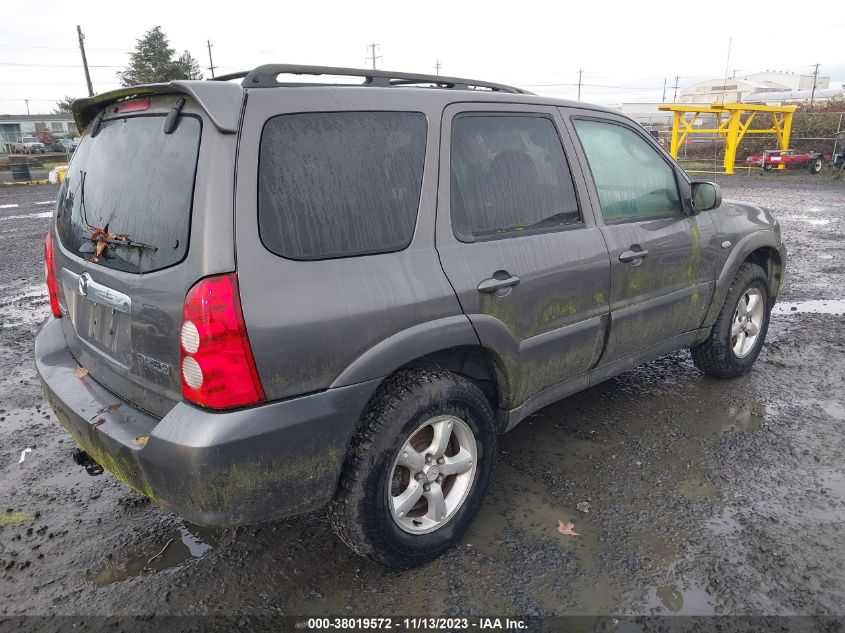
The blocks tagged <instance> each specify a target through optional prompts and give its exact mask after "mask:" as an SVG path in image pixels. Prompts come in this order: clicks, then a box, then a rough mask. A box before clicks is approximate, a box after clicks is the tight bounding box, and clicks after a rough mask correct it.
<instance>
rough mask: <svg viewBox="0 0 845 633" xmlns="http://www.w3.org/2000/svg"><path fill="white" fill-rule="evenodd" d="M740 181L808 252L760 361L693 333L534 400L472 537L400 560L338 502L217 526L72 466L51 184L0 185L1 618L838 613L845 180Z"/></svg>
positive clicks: (738, 188)
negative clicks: (51, 323)
mask: <svg viewBox="0 0 845 633" xmlns="http://www.w3.org/2000/svg"><path fill="white" fill-rule="evenodd" d="M722 185H723V188H724V193H725V196H726V197H731V198H739V199H746V200H750V201H753V202H757V203H761V204H765V205H767V206H769V207H772V208H773V209H774V210H775V211H776V212H777V214H778V216H779V218H780V221H781V223H782V226H783V234H784V239H785V241H786V243H787V246H788V248H789V252H790V262H789V270H788V273H787V282H786V285H785V288H784V290H783V294H782V300H781V303H780V304H779V305H778V306H777V309H776V311H775V313H774V314H773V316H772V324H771V328H770V330H769V336H768V341H767V343H766V346H765V348H764V350H763V352H762V354H761V356H760V358H759V360H758V362H757V364H756V365H755V366H754V368H753V371H751V372H750V373H749V374H747V375H746V376H744V377H742V378H740V379H737V380H731V381H718V380H713V379H709V378H705V377H703V376H702V375H701V374H700V373H699V372H698V371H697V370H696V369H695V368H694V367H693V365H692V362H691V361H690V358H689V354H688V353H686V352H682V353H677V354H674V355H671V356H668V357H665V358H662V359H659V360H657V361H655V362H653V363H651V364H649V365H646V366H643V367H640V368H638V369H637V370H635V371H631V372H628V373H626V374H624V375H622V376H619V377H618V378H615V379H613V380H610V381H607V382H605V383H603V384H601V385H598V386H596V387H594V388H592V389H590V390H588V391H586V392H584V393H581V394H579V395H576V396H574V397H571V398H569V399H568V400H566V401H563V402H561V403H558V404H555V405H553V406H551V407H548V408H546V409H544V410H542V411H540V412H538V413H537V414H535V415H533V416H532V417H531V418H529V419H528V420H526V421H525V422H523V423H522V424H521V425H520V426H519V427H517V429H516V430H514V431H513V432H511V433H510V434H508V435H506V436H504V437H503V438H502V440H501V455H500V459H499V462H498V467H497V470H496V472H495V474H494V478H493V484H492V488H491V491H490V495H489V497H488V499H487V500H486V502H485V504H484V507H483V509H482V512H481V514H480V516H479V517H478V519H477V520H476V521H475V523H474V524H473V526H472V527H471V529H470V530H469V532H468V533H467V535H466V537H465V538H464V539H463V541H462V543H461V544H460V546H459V547H457V548H455V549H454V550H453V551H450V552H449V553H447V554H446V555H445V556H443V557H442V558H440V559H439V560H437V561H435V562H433V563H431V564H429V565H427V566H425V567H423V568H421V569H418V570H413V571H410V572H403V573H399V572H393V571H388V570H385V569H382V568H380V567H378V566H376V565H373V564H371V563H369V562H366V561H364V560H361V559H359V558H356V557H355V556H354V555H352V554H351V553H350V552H349V551H348V550H347V549H346V547H345V546H343V545H342V544H341V543H340V541H339V540H338V539H337V538H336V537H335V536H334V535H333V533H332V531H331V529H330V528H329V526H328V523H327V522H326V520H325V519H324V517H323V516H322V515H321V514H320V513H316V514H313V515H309V516H306V517H298V518H293V519H289V520H286V521H282V522H278V523H274V524H269V525H262V526H257V527H249V528H239V529H237V530H224V531H208V530H203V529H201V528H197V527H195V526H192V525H188V524H185V523H184V522H182V521H181V520H180V519H179V518H178V517H176V516H174V515H171V514H170V513H168V512H166V511H164V510H161V509H159V508H157V507H156V506H154V505H152V504H150V503H149V502H148V501H147V500H146V499H144V498H142V497H140V496H139V495H137V494H135V493H134V492H132V491H130V490H128V489H126V488H125V487H123V486H122V485H121V484H119V483H117V482H116V481H115V480H113V479H112V478H111V477H110V476H109V475H104V476H100V477H89V476H88V475H86V474H85V472H84V471H82V470H81V469H80V468H79V467H77V466H76V465H75V464H73V462H72V461H71V459H70V451H71V448H72V447H73V442H72V441H71V439H70V438H69V437H68V436H67V435H65V434H64V433H63V432H62V431H60V430H59V429H58V427H57V426H56V425H55V423H54V421H53V419H52V415H51V413H50V411H49V409H48V408H47V406H46V404H45V401H44V399H43V398H42V396H41V393H40V390H39V387H38V383H37V379H36V376H35V372H34V369H33V363H32V344H33V338H34V336H35V333H36V331H37V329H38V326H39V323H40V322H41V321H42V320H43V318H44V317H45V316H46V315H47V313H48V308H47V304H46V295H45V291H44V289H43V282H42V271H43V268H42V263H41V260H42V243H43V235H44V232H45V230H46V226H47V222H48V220H47V217H46V212H47V211H48V210H49V209H50V208H51V207H50V201H51V200H54V199H55V194H56V189H55V188H54V187H49V186H44V187H32V188H26V187H24V188H19V187H15V188H0V240H2V248H0V272H2V278H3V279H4V281H5V289H4V290H5V291H4V293H3V296H2V298H0V448H2V450H0V474H1V475H0V614H30V615H31V614H94V613H96V614H227V615H231V614H237V615H250V614H262V615H279V614H292V615H308V614H316V615H325V614H332V615H369V616H372V615H386V614H403V615H409V614H410V615H421V614H425V615H432V614H467V615H469V614H490V613H496V614H517V615H521V616H530V615H537V614H545V615H550V614H632V613H642V614H652V613H669V614H714V613H715V614H814V615H819V614H828V615H830V614H839V615H842V614H844V613H845V606H843V605H845V571H843V570H845V456H844V455H843V453H844V452H845V439H843V437H845V436H843V432H842V430H843V424H845V394H843V385H845V353H843V352H845V316H843V313H845V234H843V230H845V182H843V181H830V180H823V179H820V178H812V177H808V176H806V175H803V174H796V175H793V174H783V175H776V176H774V177H733V178H725V179H724V180H723V181H722ZM11 205H17V206H11ZM25 449H31V451H28V452H26V453H22V451H24V450H25ZM22 457H23V461H22V462H21V458H22ZM585 502H586V505H585ZM579 504H580V505H579ZM579 507H580V508H581V509H580V510H579V509H578V508H579ZM558 521H564V522H569V521H571V522H573V523H574V524H575V526H574V531H575V532H577V533H578V534H579V536H564V535H562V534H559V533H558V532H557V530H556V528H557V525H558Z"/></svg>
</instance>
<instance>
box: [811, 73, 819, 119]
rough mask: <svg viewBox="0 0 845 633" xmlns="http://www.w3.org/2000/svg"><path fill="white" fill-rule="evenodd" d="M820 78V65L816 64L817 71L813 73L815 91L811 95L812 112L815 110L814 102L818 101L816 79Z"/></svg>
mask: <svg viewBox="0 0 845 633" xmlns="http://www.w3.org/2000/svg"><path fill="white" fill-rule="evenodd" d="M818 77H819V65H818V64H816V70H815V71H814V72H813V91H812V92H811V93H810V110H812V109H813V101H815V99H816V79H818Z"/></svg>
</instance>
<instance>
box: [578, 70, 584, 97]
mask: <svg viewBox="0 0 845 633" xmlns="http://www.w3.org/2000/svg"><path fill="white" fill-rule="evenodd" d="M582 72H583V71H582V70H581V69H580V68H579V69H578V101H581V73H582Z"/></svg>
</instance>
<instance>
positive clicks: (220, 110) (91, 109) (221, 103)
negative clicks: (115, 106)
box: [71, 80, 244, 134]
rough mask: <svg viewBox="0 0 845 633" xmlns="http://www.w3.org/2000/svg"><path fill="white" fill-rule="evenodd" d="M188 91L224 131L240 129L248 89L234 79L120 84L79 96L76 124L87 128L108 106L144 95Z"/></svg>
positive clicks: (75, 111)
mask: <svg viewBox="0 0 845 633" xmlns="http://www.w3.org/2000/svg"><path fill="white" fill-rule="evenodd" d="M165 94H178V95H188V96H189V97H191V98H193V99H194V100H195V101H196V102H197V104H198V105H199V106H200V107H201V108H202V109H203V110H204V111H205V113H206V114H207V115H208V118H209V119H211V122H212V123H213V124H214V127H216V128H217V129H218V130H220V131H221V132H223V133H224V134H235V133H237V131H238V120H239V118H240V115H241V106H242V103H243V96H244V90H243V88H242V87H241V86H240V85H238V84H234V83H227V82H216V81H193V80H184V81H183V80H179V81H171V82H168V83H160V84H145V85H142V86H130V87H128V88H118V89H117V90H111V91H109V92H103V93H101V94H98V95H94V96H93V97H88V98H85V99H76V100H75V101H74V102H73V105H72V106H71V109H72V110H73V118H74V119H75V121H76V127H78V128H79V131H80V132H84V131H85V130H86V129H87V128H88V126H89V125H90V124H91V121H93V120H94V119H95V118H96V117H97V115H98V114H99V113H100V111H102V110H103V109H104V108H105V107H106V106H108V105H110V104H112V103H116V102H118V101H124V100H127V99H131V98H134V97H140V96H142V95H165Z"/></svg>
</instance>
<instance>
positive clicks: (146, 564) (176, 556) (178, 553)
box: [90, 525, 219, 587]
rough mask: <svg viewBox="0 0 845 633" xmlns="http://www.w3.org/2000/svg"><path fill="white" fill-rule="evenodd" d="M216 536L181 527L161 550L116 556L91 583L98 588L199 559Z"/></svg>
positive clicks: (93, 577) (189, 526)
mask: <svg viewBox="0 0 845 633" xmlns="http://www.w3.org/2000/svg"><path fill="white" fill-rule="evenodd" d="M218 539H219V533H218V532H217V531H216V530H208V529H204V528H201V527H199V526H196V525H183V526H181V527H180V528H179V530H178V532H177V533H176V534H174V535H173V536H172V537H171V538H170V539H168V540H167V541H165V542H164V545H162V546H161V547H154V546H152V545H151V547H149V548H148V549H145V550H144V551H143V552H139V553H136V554H135V555H133V556H130V557H129V558H125V559H120V560H115V558H116V557H115V556H113V555H110V556H111V559H110V560H109V562H108V563H106V565H105V566H104V567H103V568H102V569H100V571H98V572H97V573H96V574H94V575H93V576H92V577H91V578H90V580H91V582H92V583H94V584H95V585H96V586H98V587H103V586H105V585H110V584H112V583H115V582H121V581H123V580H126V579H128V578H132V577H134V576H141V575H144V574H151V573H155V572H159V571H163V570H165V569H170V568H173V567H178V566H179V565H181V564H182V563H184V562H185V561H189V560H194V559H197V558H202V557H203V556H205V555H206V554H207V553H208V552H209V550H211V548H212V547H213V546H214V545H215V544H216V543H217V541H218Z"/></svg>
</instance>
